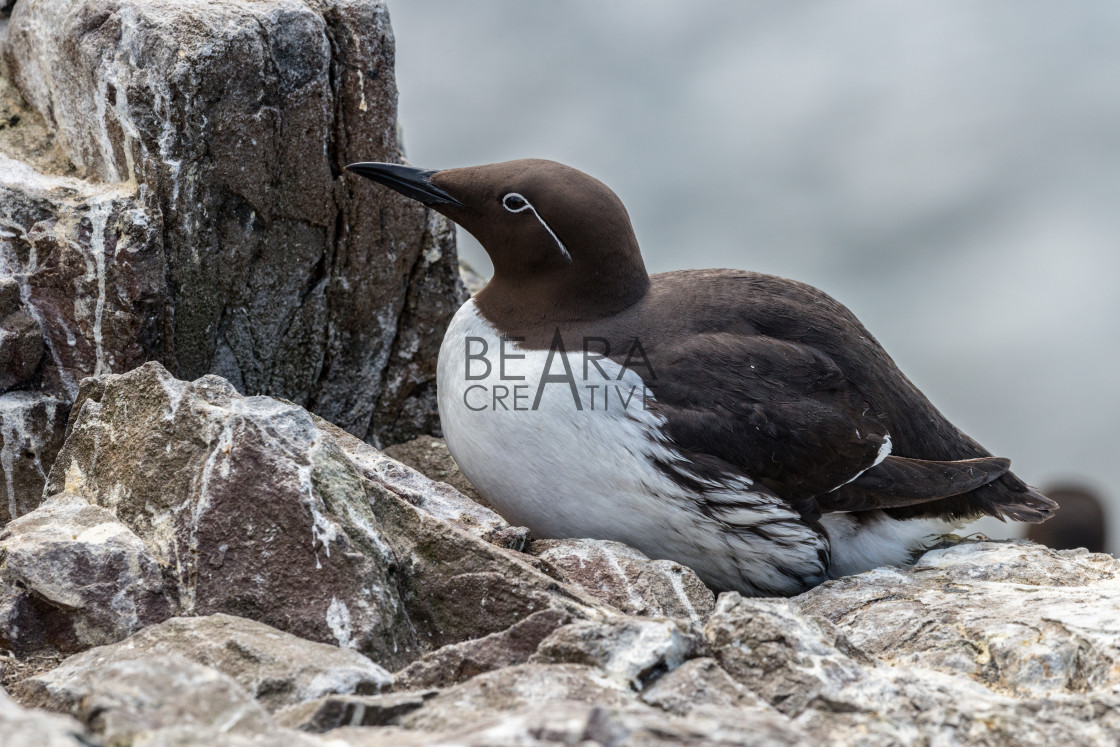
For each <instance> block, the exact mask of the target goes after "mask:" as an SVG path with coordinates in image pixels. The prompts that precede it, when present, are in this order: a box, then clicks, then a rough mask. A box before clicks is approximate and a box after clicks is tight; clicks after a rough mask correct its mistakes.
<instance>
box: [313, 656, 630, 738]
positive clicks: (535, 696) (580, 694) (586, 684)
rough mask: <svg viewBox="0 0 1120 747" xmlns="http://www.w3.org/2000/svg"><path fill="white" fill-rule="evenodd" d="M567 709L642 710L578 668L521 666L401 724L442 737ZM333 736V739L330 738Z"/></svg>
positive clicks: (442, 697) (472, 682) (621, 691)
mask: <svg viewBox="0 0 1120 747" xmlns="http://www.w3.org/2000/svg"><path fill="white" fill-rule="evenodd" d="M565 703H582V704H586V705H598V706H602V707H630V708H639V709H645V706H642V705H640V704H638V703H637V702H636V701H635V700H634V699H633V698H632V697H631V694H630V692H629V690H628V688H627V687H626V686H625V685H619V684H616V683H615V682H613V681H610V680H607V679H605V678H603V677H602V676H601V675H600V674H599V673H598V672H596V670H595V669H593V668H592V667H588V666H582V665H576V664H519V665H516V666H512V667H506V668H504V669H499V670H496V671H493V672H485V673H483V674H480V675H478V676H477V677H474V678H472V679H469V680H467V681H466V682H464V683H462V684H460V685H456V686H455V687H452V688H450V689H448V690H445V691H443V692H441V693H440V694H439V695H437V696H435V697H434V698H432V699H430V700H429V701H428V702H427V703H425V704H424V706H423V707H422V708H420V709H418V710H415V711H413V712H412V713H409V714H407V715H405V716H403V717H402V718H401V719H400V724H401V726H403V727H404V728H406V729H416V730H423V731H430V732H440V731H445V730H448V729H457V728H461V727H462V726H465V725H468V724H471V723H472V722H473V723H475V724H478V723H483V722H486V721H488V720H493V719H494V718H495V717H498V716H500V715H502V714H506V713H512V712H517V711H519V710H522V709H525V708H532V709H537V710H539V709H542V708H546V707H547V708H548V709H550V710H551V709H553V708H556V707H558V706H562V705H563V704H565ZM332 736H333V735H332Z"/></svg>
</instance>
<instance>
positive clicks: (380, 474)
mask: <svg viewBox="0 0 1120 747" xmlns="http://www.w3.org/2000/svg"><path fill="white" fill-rule="evenodd" d="M317 423H318V425H319V427H320V428H322V429H323V430H326V431H328V432H330V433H331V434H332V435H333V436H334V437H335V438H336V439H337V440H338V442H339V444H340V445H341V446H342V448H343V449H344V450H345V451H346V455H347V456H348V457H350V461H351V462H353V463H354V465H355V466H356V467H357V468H358V469H359V471H361V473H362V474H363V475H364V476H365V477H367V478H369V479H370V480H371V481H373V482H375V483H377V484H379V485H382V486H383V487H385V488H386V489H388V490H390V491H392V492H393V493H394V494H395V495H398V496H400V497H401V498H403V499H404V500H406V501H408V502H409V503H411V504H412V505H413V506H416V507H417V508H419V509H422V510H423V511H424V512H425V513H429V514H431V515H433V516H435V517H437V518H439V519H441V520H443V521H446V522H450V523H452V524H454V525H456V526H457V527H459V528H461V529H463V530H464V531H466V532H468V533H470V534H473V535H474V536H476V537H479V538H480V539H484V540H486V541H487V542H490V543H492V544H496V545H498V546H500V547H508V548H510V549H513V550H523V549H524V548H525V546H526V545H527V544H528V543H529V530H528V529H526V528H525V527H511V526H510V525H509V523H508V522H507V521H506V520H505V519H503V518H502V517H501V516H499V515H498V514H497V513H495V512H494V511H492V510H491V509H490V508H487V507H486V506H485V505H484V504H480V503H478V502H477V501H474V500H472V499H470V498H469V497H468V496H467V495H466V494H464V493H461V492H459V490H458V489H456V488H455V487H454V486H452V485H450V484H448V483H446V482H441V481H439V478H438V477H434V478H433V477H431V476H430V475H428V473H427V472H426V471H425V470H423V469H420V468H419V467H416V468H413V467H411V466H409V464H408V463H407V462H401V461H398V460H397V457H395V456H393V455H392V454H390V451H393V453H395V454H400V453H401V446H400V445H398V446H396V447H390V448H389V450H386V451H385V452H380V451H378V450H376V449H370V448H369V447H368V445H367V444H365V443H363V442H362V441H359V440H358V439H356V438H354V437H353V436H350V435H349V434H348V433H346V432H345V431H343V430H341V429H340V428H337V427H336V426H334V425H331V424H330V423H328V422H327V421H325V420H319V421H317ZM421 443H427V444H428V445H429V446H431V445H434V444H442V443H443V441H442V440H441V439H435V438H431V437H428V440H427V441H426V442H424V441H423V439H417V440H415V441H411V442H409V444H406V445H405V446H409V445H410V444H411V445H412V446H409V448H407V449H405V450H404V451H405V454H406V455H409V454H411V455H412V456H413V457H415V455H416V453H417V451H419V450H420V449H424V450H428V446H424V447H421V446H418V444H421ZM443 450H444V451H445V452H446V446H445V447H443ZM435 451H436V453H437V454H438V451H439V450H438V448H437V449H435ZM448 458H450V454H448ZM417 461H421V460H417ZM427 465H428V466H429V467H431V466H432V464H431V461H429V462H427ZM455 469H456V470H457V469H458V467H456V468H455ZM435 472H436V473H437V475H438V474H439V473H440V472H441V470H439V469H436V470H435ZM444 474H447V473H446V471H444ZM460 477H462V475H461V473H460ZM462 482H466V480H465V478H463V480H462ZM467 485H469V483H467ZM471 490H472V491H473V490H474V489H473V488H471ZM475 494H476V495H477V493H475Z"/></svg>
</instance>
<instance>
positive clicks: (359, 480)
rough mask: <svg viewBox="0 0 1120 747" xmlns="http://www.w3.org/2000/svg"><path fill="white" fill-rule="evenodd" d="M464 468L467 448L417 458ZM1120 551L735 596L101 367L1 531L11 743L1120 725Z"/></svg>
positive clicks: (229, 393) (652, 737)
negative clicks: (456, 456)
mask: <svg viewBox="0 0 1120 747" xmlns="http://www.w3.org/2000/svg"><path fill="white" fill-rule="evenodd" d="M396 453H398V454H399V455H400V456H401V458H407V459H410V460H414V461H417V462H418V463H419V462H423V463H424V464H425V469H426V470H427V471H429V472H431V473H432V474H439V475H441V476H446V477H448V478H454V479H455V480H460V479H461V475H460V474H459V473H458V472H457V470H455V468H454V465H453V463H451V462H450V461H449V458H448V457H447V455H446V451H445V450H441V445H440V443H439V442H438V441H434V440H431V439H426V440H424V441H422V442H419V443H416V444H413V445H411V446H410V447H409V448H404V449H398V450H396ZM1118 578H1120V563H1118V562H1117V561H1116V560H1114V559H1112V558H1111V557H1109V556H1105V555H1091V554H1088V553H1085V552H1054V551H1051V550H1048V549H1045V548H1043V547H1040V546H1037V545H1032V544H1026V543H1015V542H987V541H973V542H963V543H961V544H957V545H952V546H947V547H944V548H941V549H938V550H934V551H932V552H930V553H927V554H926V555H925V556H924V557H922V558H921V559H920V560H919V561H918V562H917V563H916V564H915V565H914V566H913V567H912V568H909V569H895V568H882V569H879V570H876V571H872V572H870V573H865V574H862V575H859V576H854V577H850V578H845V579H840V580H838V581H833V582H830V583H827V584H825V585H824V586H821V587H819V588H817V589H814V590H812V591H811V592H809V593H807V594H804V595H802V596H800V597H797V598H793V599H744V598H742V597H740V596H739V595H737V594H734V593H727V594H722V595H720V597H719V599H718V600H716V598H715V597H714V595H713V594H712V592H711V591H709V590H708V589H707V588H706V587H705V586H704V585H703V584H702V583H700V581H699V580H698V579H697V577H696V576H695V574H693V573H692V571H690V570H689V569H688V568H685V567H682V566H680V565H678V564H675V563H671V562H668V561H664V560H650V559H649V558H646V557H645V556H643V555H642V554H641V553H639V552H637V551H635V550H633V549H631V548H628V547H626V546H624V545H619V544H617V543H611V542H602V541H596V540H587V539H574V540H548V541H541V540H533V539H532V538H531V537H529V536H528V533H527V532H526V531H525V530H524V529H520V528H517V527H511V526H509V525H508V524H506V523H505V522H504V521H503V520H502V519H501V518H500V517H499V516H497V515H496V514H494V513H493V512H492V511H490V510H489V509H487V508H485V507H483V506H481V505H479V504H478V503H476V502H474V501H472V500H471V499H469V498H468V497H466V496H464V495H463V494H461V493H460V492H459V491H457V490H455V489H454V488H453V487H451V486H450V485H448V484H446V483H442V482H436V481H433V480H431V479H429V478H428V477H426V476H425V475H424V474H421V473H420V472H418V471H416V470H413V469H412V468H410V467H408V466H405V465H404V464H403V463H401V462H399V461H396V460H394V459H392V458H390V457H388V456H386V455H385V454H384V453H382V452H380V451H378V450H377V449H375V448H373V447H372V446H369V445H368V444H366V443H364V442H362V441H360V440H358V439H357V438H354V437H353V436H351V435H349V434H348V433H346V432H345V431H343V430H341V429H339V428H336V427H335V426H332V425H330V424H329V423H327V422H326V421H323V420H321V419H319V418H318V417H317V416H315V415H312V414H311V413H309V412H307V411H306V410H304V409H302V408H301V407H299V406H296V405H294V404H292V403H290V402H286V401H283V400H278V399H273V398H269V397H263V396H256V397H244V396H242V395H240V394H238V393H237V391H236V389H235V388H234V387H233V386H231V385H230V384H229V383H228V382H226V381H225V380H223V379H221V378H218V377H216V376H204V377H202V378H200V379H198V380H196V381H193V382H185V381H180V380H177V379H175V378H174V377H172V376H171V375H170V374H169V373H168V372H167V371H166V370H165V369H164V368H163V367H162V366H160V365H159V364H158V363H148V364H145V365H143V366H141V367H139V368H137V369H135V370H133V371H131V372H129V373H127V374H123V375H104V376H100V377H96V378H87V379H85V380H83V381H82V382H81V385H80V389H79V392H78V394H77V397H76V399H75V403H74V406H73V409H72V412H71V415H70V418H69V422H68V423H67V425H66V429H65V438H64V441H63V443H62V446H61V448H60V450H59V453H58V457H57V459H56V460H55V462H54V466H53V468H52V469H51V470H50V473H49V475H48V477H47V480H46V487H45V489H44V491H43V496H42V502H41V504H40V505H38V506H37V507H35V508H33V510H29V511H28V512H27V513H25V514H24V515H22V516H20V517H19V518H18V519H16V520H14V521H12V522H10V523H9V524H8V525H7V526H6V527H4V528H3V530H2V532H0V647H2V648H4V649H6V650H7V652H8V653H7V654H6V655H5V656H4V657H3V658H2V659H0V666H2V670H0V671H2V675H0V676H2V680H0V681H2V682H3V685H4V688H5V690H6V693H7V694H6V695H5V694H0V734H3V735H4V744H5V745H30V744H34V745H36V747H40V746H41V745H44V744H46V745H55V744H58V745H63V744H66V745H89V744H104V745H132V744H137V745H140V744H143V745H170V744H175V745H186V744H208V745H225V744H230V745H242V744H291V745H304V744H306V745H316V744H318V745H340V746H344V745H355V746H359V745H363V746H364V745H369V746H371V747H372V746H374V745H412V744H463V745H514V744H516V745H538V744H539V745H551V744H563V745H574V744H604V745H623V744H634V745H639V744H640V745H648V744H750V745H758V744H774V745H794V744H807V743H824V744H850V743H854V742H858V743H860V744H872V745H879V744H882V745H893V744H980V745H1004V744H1007V745H1019V744H1022V745H1033V744H1056V743H1075V744H1102V745H1103V744H1114V743H1115V735H1116V734H1117V733H1120V709H1118V708H1117V705H1118V704H1120V653H1118V652H1120V647H1118V643H1120V582H1118V580H1117V579H1118Z"/></svg>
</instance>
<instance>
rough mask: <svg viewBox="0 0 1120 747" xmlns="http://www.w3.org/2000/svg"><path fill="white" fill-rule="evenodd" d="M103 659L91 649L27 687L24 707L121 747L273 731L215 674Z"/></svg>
mask: <svg viewBox="0 0 1120 747" xmlns="http://www.w3.org/2000/svg"><path fill="white" fill-rule="evenodd" d="M101 652H102V649H93V650H92V651H89V652H87V653H86V654H80V655H79V656H78V657H74V658H72V659H70V660H68V661H66V662H65V663H63V664H62V666H60V667H59V668H58V669H56V670H54V671H53V672H51V673H49V674H46V675H42V676H40V677H36V678H32V679H30V680H26V681H24V682H23V683H22V684H21V690H23V693H22V697H23V700H24V702H26V703H28V704H30V705H34V706H36V707H46V708H50V709H51V710H55V711H63V712H65V713H70V714H72V715H74V716H75V717H76V718H77V719H78V720H79V721H81V722H82V723H83V724H85V725H86V726H87V727H88V728H89V729H90V731H92V732H93V733H94V734H96V735H98V736H99V737H100V738H102V739H104V740H105V741H107V742H109V743H116V744H121V743H123V744H130V743H131V742H132V741H133V740H134V739H136V738H137V737H138V736H139V735H142V734H145V733H147V732H153V731H158V730H161V729H165V728H170V727H187V728H189V729H191V730H192V731H195V732H198V731H205V730H207V729H213V728H215V727H221V730H222V731H231V732H234V733H237V732H242V733H247V734H253V733H259V732H262V731H265V730H267V729H269V728H270V726H271V721H270V719H269V717H268V713H267V712H266V711H265V710H264V708H262V707H261V706H260V705H259V704H257V702H256V701H255V700H253V698H252V697H251V696H250V695H249V694H248V693H246V692H245V691H244V690H243V689H242V688H241V687H240V686H239V685H238V684H237V682H235V681H234V680H233V679H232V678H231V677H229V676H227V675H224V674H221V673H220V672H218V671H216V670H214V669H211V668H210V667H206V666H203V665H201V664H197V663H195V662H193V661H190V660H189V659H186V658H183V657H181V656H178V655H175V654H155V655H152V656H144V657H139V656H136V657H129V658H122V659H116V658H114V657H112V656H99V654H100V653H101ZM91 655H93V656H92V658H91Z"/></svg>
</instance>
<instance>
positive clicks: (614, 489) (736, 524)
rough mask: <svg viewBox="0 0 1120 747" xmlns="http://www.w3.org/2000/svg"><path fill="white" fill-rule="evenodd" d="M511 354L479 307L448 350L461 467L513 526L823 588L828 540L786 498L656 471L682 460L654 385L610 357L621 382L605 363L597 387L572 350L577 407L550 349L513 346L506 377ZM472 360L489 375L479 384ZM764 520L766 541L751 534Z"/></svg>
mask: <svg viewBox="0 0 1120 747" xmlns="http://www.w3.org/2000/svg"><path fill="white" fill-rule="evenodd" d="M468 338H475V339H474V340H472V341H471V342H470V343H469V344H470V350H471V352H472V353H476V354H477V353H479V351H480V350H481V349H482V342H481V341H484V342H485V344H486V351H487V352H486V355H485V357H486V360H487V361H488V362H489V364H490V371H489V375H485V376H483V374H485V373H486V370H485V369H486V365H485V364H483V363H482V362H481V361H480V360H477V359H476V360H472V361H468V357H467V350H468V349H467V345H468ZM566 342H567V341H566ZM500 344H501V343H500V336H499V335H498V333H497V331H496V330H495V328H494V327H493V326H492V325H491V324H490V323H489V322H487V321H486V320H485V319H484V318H483V317H482V316H481V315H480V314H479V313H478V311H477V309H476V307H475V305H474V301H473V300H472V301H468V302H467V303H466V304H465V305H464V306H463V307H462V308H461V309H460V310H459V312H458V313H457V314H456V315H455V318H454V319H453V320H452V322H451V325H450V327H449V328H448V331H447V334H446V336H445V337H444V341H443V345H442V347H441V349H440V356H439V372H438V391H439V412H440V420H441V422H442V427H443V432H444V435H445V437H446V439H447V446H448V448H449V449H450V451H451V454H452V456H453V457H454V458H455V461H456V462H458V464H459V466H460V468H461V469H462V470H463V473H464V474H465V475H466V476H467V478H468V479H469V480H470V481H471V482H472V483H473V484H474V485H475V486H476V487H477V488H478V489H479V491H480V492H481V493H482V494H483V495H484V496H486V498H487V500H489V501H490V502H491V503H492V504H493V505H494V507H495V509H497V511H498V512H499V513H500V514H502V516H503V517H505V518H506V519H507V520H508V521H509V522H511V523H513V524H515V525H521V526H526V527H528V528H529V529H530V530H531V531H532V532H533V534H534V535H535V536H537V537H555V538H563V537H592V538H597V539H612V540H617V541H621V542H625V543H626V544H628V545H631V546H632V547H636V548H637V549H639V550H641V551H642V552H644V553H646V554H647V555H649V556H651V557H654V558H668V559H672V560H676V561H678V562H680V563H683V564H685V565H688V566H689V567H691V568H693V569H694V570H696V571H697V573H699V574H700V576H701V577H702V578H704V579H705V580H706V581H708V582H709V583H711V584H713V585H716V586H717V587H719V588H723V589H738V590H741V591H745V592H748V593H750V592H752V591H758V590H765V591H768V592H769V593H775V592H779V591H785V592H786V593H790V592H793V591H797V590H798V589H797V588H796V582H795V581H792V580H791V578H792V577H799V578H801V579H803V580H807V581H810V582H813V579H815V580H816V581H819V580H822V579H823V577H824V574H825V572H826V568H825V567H824V565H823V564H822V561H821V559H820V555H819V553H818V550H819V549H820V548H821V547H823V546H826V543H825V540H823V539H822V538H821V537H819V536H818V535H817V534H816V533H815V532H813V531H812V530H811V529H810V528H809V527H807V526H806V525H804V524H803V523H802V522H801V521H800V519H799V517H798V516H797V514H796V513H795V512H793V511H792V510H791V509H789V508H788V507H787V506H785V504H783V503H782V502H781V501H778V500H777V499H774V498H773V497H772V496H767V495H763V494H760V493H757V492H753V491H752V490H751V483H750V481H749V480H746V479H729V480H726V481H722V482H720V483H718V484H717V483H710V484H709V485H710V487H709V488H706V489H705V490H704V494H703V495H694V494H690V493H688V492H687V491H685V490H684V489H683V488H682V487H681V486H680V485H679V484H678V483H677V482H675V481H673V480H671V479H669V478H668V477H667V476H666V475H665V474H664V473H663V472H662V471H661V470H659V469H658V468H657V467H656V466H655V463H656V462H658V461H660V462H662V463H665V462H669V463H672V462H677V463H679V462H680V461H681V460H680V457H679V455H678V454H676V453H675V452H674V451H673V450H672V449H671V448H670V446H669V445H667V444H666V443H664V440H663V439H662V438H661V437H660V435H659V434H660V428H659V426H660V424H661V421H660V418H659V416H657V415H655V413H653V412H651V411H650V410H648V409H646V407H645V400H644V397H643V394H644V392H645V389H644V385H643V383H642V380H641V378H640V377H639V376H638V375H637V374H636V373H634V372H633V371H632V370H623V369H622V368H621V366H619V365H618V364H617V363H614V362H613V361H610V360H607V359H603V360H601V361H599V364H600V365H601V366H602V368H603V371H605V373H606V375H607V377H606V378H605V377H604V376H603V375H601V374H600V372H599V371H598V370H597V369H596V368H595V367H594V366H593V365H591V366H588V372H587V378H586V379H585V378H584V371H583V368H584V361H583V352H582V347H581V344H580V343H578V342H577V343H576V344H575V345H573V346H572V347H573V348H574V350H573V352H568V353H567V354H566V358H567V361H568V365H569V367H570V368H569V370H570V371H571V373H572V379H573V380H574V383H575V385H576V392H577V394H578V398H579V400H580V406H579V407H577V405H576V395H574V394H573V392H572V389H571V387H570V386H569V384H567V383H546V384H544V385H543V386H542V385H541V381H542V377H543V375H544V374H545V373H546V368H545V366H546V362H547V359H548V355H549V353H548V351H532V350H523V349H520V348H518V347H517V346H516V345H515V344H514V343H511V342H507V343H506V346H505V349H506V361H505V367H504V376H505V378H502V374H503V371H502V366H501V363H500V361H499V350H500ZM514 355H518V356H524V357H523V358H513V357H511V356H514ZM563 355H564V354H560V353H557V354H556V355H555V356H554V359H553V361H552V363H551V366H550V367H549V369H548V371H547V373H551V374H563V373H564V372H565V369H564V366H563V362H562V360H561V358H562V356H563ZM468 362H469V363H470V370H469V373H470V374H472V375H475V376H479V377H480V378H473V379H468V378H467V374H468V369H467V365H468ZM515 377H524V378H523V379H517V378H515ZM538 396H539V399H538ZM534 405H535V406H534ZM705 501H708V502H711V501H717V502H720V501H722V502H724V503H725V504H726V503H734V504H735V506H736V507H735V508H734V509H733V510H732V511H731V512H730V514H729V516H730V519H729V521H722V520H721V521H716V520H713V519H712V518H710V517H709V516H705V515H704V514H703V513H702V512H701V510H699V509H700V507H701V506H702V504H703V503H704V502H705ZM725 518H726V517H725ZM775 522H777V523H775ZM756 524H757V525H759V526H761V525H762V524H765V525H766V530H765V532H762V533H755V532H751V531H750V528H751V526H752V525H756ZM739 530H742V531H739ZM781 569H785V570H786V571H787V572H783V571H782V570H781Z"/></svg>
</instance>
